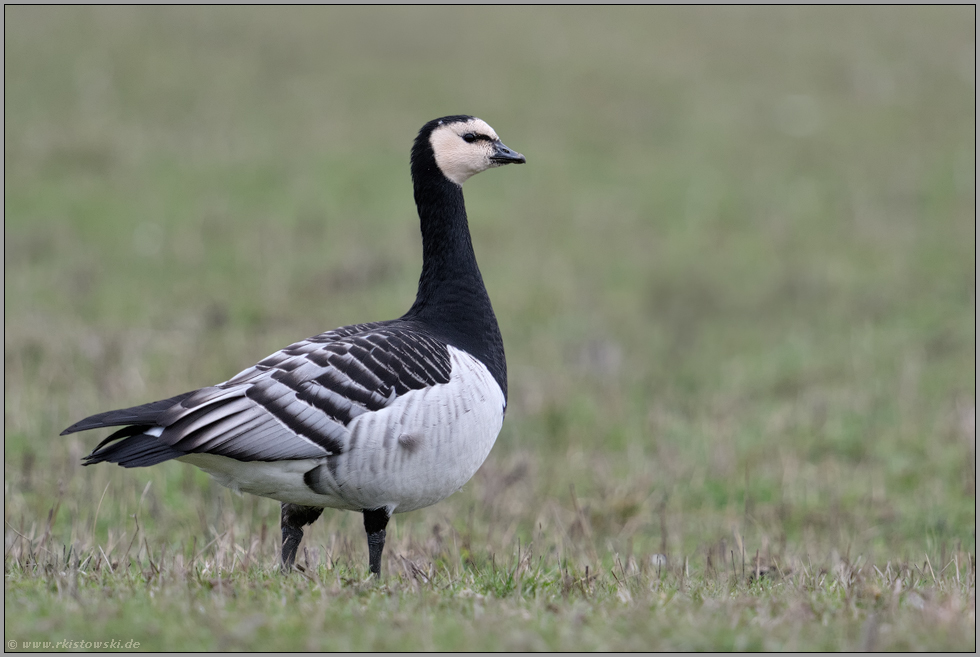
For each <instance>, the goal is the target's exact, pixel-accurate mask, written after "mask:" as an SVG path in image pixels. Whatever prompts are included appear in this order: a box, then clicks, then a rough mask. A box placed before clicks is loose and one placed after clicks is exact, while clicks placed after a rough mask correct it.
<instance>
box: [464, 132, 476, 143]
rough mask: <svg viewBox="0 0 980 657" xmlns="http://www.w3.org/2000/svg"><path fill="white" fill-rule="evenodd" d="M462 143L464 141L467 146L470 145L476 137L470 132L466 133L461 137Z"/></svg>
mask: <svg viewBox="0 0 980 657" xmlns="http://www.w3.org/2000/svg"><path fill="white" fill-rule="evenodd" d="M463 141H465V142H466V143H467V144H472V143H473V142H475V141H476V135H475V134H473V133H472V132H467V133H466V134H465V135H463Z"/></svg>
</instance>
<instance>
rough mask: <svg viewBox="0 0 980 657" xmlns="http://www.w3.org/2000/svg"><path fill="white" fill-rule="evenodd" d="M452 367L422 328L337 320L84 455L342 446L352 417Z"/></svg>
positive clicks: (317, 454)
mask: <svg viewBox="0 0 980 657" xmlns="http://www.w3.org/2000/svg"><path fill="white" fill-rule="evenodd" d="M450 370H451V364H450V358H449V352H448V348H447V347H446V345H445V344H443V343H442V342H440V341H438V340H435V339H433V338H431V337H429V336H427V335H424V334H421V333H418V332H415V331H408V330H404V329H402V330H399V329H397V328H390V327H386V326H384V325H380V324H369V325H358V326H350V327H344V328H342V329H337V330H335V331H329V332H327V333H323V334H320V335H318V336H314V337H313V338H310V339H309V340H303V341H301V342H297V343H295V344H293V345H290V346H289V347H286V348H285V349H282V350H281V351H278V352H276V353H274V354H272V355H271V356H269V357H268V358H266V359H264V360H262V361H261V362H259V363H258V364H257V365H255V366H254V367H250V368H249V369H247V370H245V371H243V372H241V373H240V374H238V375H237V376H235V377H233V378H232V379H230V380H228V381H226V382H225V383H222V384H220V385H217V386H213V387H209V388H202V389H201V390H198V391H196V392H194V393H192V394H191V395H189V396H187V397H185V398H182V399H180V401H179V402H178V403H176V404H174V405H173V406H171V407H170V408H168V409H166V410H164V411H163V412H162V413H158V414H157V415H156V416H155V417H154V421H153V426H152V427H146V426H144V427H140V428H139V429H137V428H136V427H127V428H126V429H123V430H121V431H119V432H117V433H116V434H113V436H110V437H109V438H108V439H107V440H106V441H104V442H103V444H101V445H100V446H99V447H98V448H97V449H96V450H95V451H94V452H93V453H92V454H91V455H90V456H89V457H88V459H89V461H88V462H90V463H94V462H99V461H104V460H108V461H112V462H116V463H120V464H121V465H130V464H131V465H136V466H140V465H151V464H152V463H156V462H159V461H162V460H167V459H168V458H176V457H179V456H181V455H185V454H189V453H204V454H218V455H221V456H227V457H231V458H234V459H237V460H241V461H275V460H282V459H308V458H322V457H327V456H332V455H336V454H341V453H343V452H345V451H347V449H348V447H349V444H350V432H349V431H348V429H347V425H348V424H349V423H350V421H351V420H353V419H354V418H355V417H357V416H358V415H361V414H363V413H369V412H373V411H377V410H380V409H382V408H384V407H385V406H387V405H388V404H390V403H391V402H392V401H394V399H396V398H397V397H398V396H399V395H402V394H405V393H406V392H408V391H410V390H417V389H420V388H424V387H428V386H431V385H435V384H438V383H446V382H448V381H449V375H450ZM147 406H149V405H147ZM134 433H138V435H135V436H134V435H133V434H134ZM122 438H125V439H126V440H120V441H119V442H118V443H113V444H107V443H109V442H110V441H112V440H114V439H122ZM127 443H128V447H127ZM146 450H152V454H150V457H151V458H149V459H148V458H146V456H147V455H146V454H145V453H144V452H145V451H146ZM134 452H135V454H134ZM117 455H122V456H124V457H125V458H123V459H121V460H120V459H117V458H115V456H117ZM124 461H128V462H124Z"/></svg>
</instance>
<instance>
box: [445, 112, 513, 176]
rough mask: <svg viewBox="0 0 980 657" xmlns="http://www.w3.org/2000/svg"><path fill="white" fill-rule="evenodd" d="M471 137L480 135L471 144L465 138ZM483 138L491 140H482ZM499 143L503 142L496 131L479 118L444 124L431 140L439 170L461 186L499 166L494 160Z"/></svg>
mask: <svg viewBox="0 0 980 657" xmlns="http://www.w3.org/2000/svg"><path fill="white" fill-rule="evenodd" d="M467 134H473V135H476V136H477V139H476V140H475V141H473V142H467V141H466V140H465V139H463V136H464V135H467ZM481 136H482V137H489V139H485V138H484V139H480V137H481ZM496 141H499V137H497V133H496V132H494V130H493V128H491V127H490V126H489V125H487V123H486V122H485V121H483V120H481V119H476V118H474V119H471V120H469V121H466V122H463V123H450V124H449V125H441V126H439V127H438V128H436V129H435V130H433V131H432V135H431V136H430V137H429V143H430V144H432V152H433V153H434V154H435V157H436V164H437V165H438V166H439V170H440V171H442V175H444V176H446V177H447V178H449V179H450V180H452V181H453V182H454V183H456V184H457V185H462V184H463V183H464V182H465V181H466V179H467V178H469V177H470V176H472V175H474V174H477V173H480V172H481V171H486V170H487V169H489V168H490V167H493V166H499V164H497V163H495V162H493V161H491V160H490V156H491V155H493V149H494V146H493V143H494V142H496Z"/></svg>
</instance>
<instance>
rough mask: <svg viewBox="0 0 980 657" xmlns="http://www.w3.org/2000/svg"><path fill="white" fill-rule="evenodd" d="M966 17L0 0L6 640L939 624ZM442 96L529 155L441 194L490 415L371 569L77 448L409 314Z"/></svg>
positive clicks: (956, 443)
mask: <svg viewBox="0 0 980 657" xmlns="http://www.w3.org/2000/svg"><path fill="white" fill-rule="evenodd" d="M975 18H976V13H975V8H974V7H937V8H923V7H919V8H915V7H904V8H884V7H882V8H867V7H866V8H854V9H852V8H840V7H838V8H826V9H823V8H801V9H786V8H783V9H776V8H761V7H760V8H753V9H738V8H720V7H713V8H641V7H636V8H622V7H621V8H616V9H598V8H557V9H549V8H530V9H522V8H506V9H497V8H493V9H490V8H484V9H458V8H456V9H449V8H426V9H409V8H391V7H386V8H375V9H355V8H340V9H335V8H312V7H311V8H305V7H304V8H296V7H293V8H288V9H280V8H248V9H241V8H238V9H234V8H227V9H226V8H208V9H193V8H186V7H184V8H149V9H131V8H130V9H127V8H118V7H113V8H101V9H84V8H72V7H48V8H35V7H25V6H21V7H6V8H5V10H4V19H5V21H4V22H5V34H4V37H5V44H4V78H5V88H4V92H5V101H4V133H5V140H4V165H5V169H4V186H5V191H4V274H5V275H4V439H5V441H4V597H5V602H6V605H9V606H5V611H4V638H5V641H6V644H5V645H6V646H7V649H8V650H16V651H28V650H33V649H41V648H42V647H44V646H43V645H42V643H43V642H49V644H50V645H49V647H50V648H53V649H62V648H65V647H67V648H69V649H95V648H96V647H97V646H95V642H110V643H109V646H108V647H109V648H110V649H121V650H126V649H127V648H130V649H131V648H134V647H136V646H135V645H134V644H132V643H128V642H138V644H139V645H138V649H140V650H177V649H186V650H224V649H257V650H303V649H312V650H327V649H330V650H348V649H362V650H399V649H411V650H431V649H437V650H460V649H476V650H480V649H488V650H496V649H503V650H539V649H540V650H548V649H561V650H593V649H597V650H652V649H662V650H695V649H704V650H715V649H737V650H854V649H878V650H937V651H942V650H965V651H973V650H975V649H976V638H975V636H976V612H975V610H976V446H975V445H976V443H975V435H976V430H975V418H976V409H975V400H976V387H975V377H976V367H975V362H976V346H975V344H976V343H975V335H976V334H975V332H976V249H975V239H976V221H975V213H976V205H975V193H976V187H975V176H976V167H975V143H976V131H975V111H976V105H975V94H976V88H975V38H976V34H975V28H974V26H975ZM454 113H470V114H475V115H477V116H480V117H481V118H483V119H485V120H487V121H488V122H489V123H490V124H491V125H493V126H494V128H495V129H496V130H497V132H498V133H499V134H500V135H501V138H502V139H503V140H504V142H505V143H506V144H507V145H508V146H511V147H512V148H514V149H516V150H519V151H521V152H522V153H524V154H525V155H526V156H527V158H528V164H527V165H526V166H523V167H511V168H506V169H503V170H500V171H493V172H489V173H487V174H484V175H482V176H479V177H478V178H475V179H474V180H473V181H471V182H469V183H467V187H466V194H467V204H468V209H469V214H470V223H471V228H472V231H473V238H474V243H475V246H476V250H477V256H478V258H479V260H480V265H481V269H482V271H483V275H484V278H485V280H486V282H487V287H488V289H489V291H490V295H491V297H492V299H493V301H494V306H495V308H496V311H497V315H498V317H499V320H500V325H501V330H502V332H503V335H504V341H505V346H506V349H507V354H508V364H509V371H510V377H509V381H510V405H509V409H508V414H507V419H506V422H505V423H504V428H503V432H502V433H501V435H500V438H499V439H498V442H497V445H496V446H495V448H494V450H493V452H492V453H491V455H490V458H489V459H488V461H487V463H486V464H485V465H484V466H483V468H482V469H481V470H480V472H478V473H477V475H476V476H475V477H474V479H473V480H472V481H471V482H470V483H469V484H468V485H467V486H466V487H465V488H464V489H463V490H462V491H461V492H459V493H457V494H455V495H453V496H452V497H450V498H449V499H447V500H445V501H444V502H442V503H440V504H438V505H436V506H434V507H430V508H428V509H424V510H421V511H417V512H413V513H410V514H407V515H399V516H396V517H395V518H394V519H393V521H392V523H391V524H390V525H389V528H388V547H387V549H386V552H385V560H384V563H383V570H384V573H385V576H384V578H383V579H382V581H381V582H379V583H376V582H373V581H372V580H371V579H370V578H369V577H368V576H367V549H366V544H365V540H364V534H363V528H362V525H361V518H360V516H359V515H355V514H351V513H346V512H331V511H328V512H326V513H325V514H324V517H323V519H322V520H320V521H319V522H318V523H317V524H316V525H314V526H313V527H312V528H311V529H310V530H308V531H307V535H306V539H305V541H304V547H303V548H301V554H300V558H299V560H298V563H300V564H301V565H302V566H303V571H302V572H295V573H293V574H292V575H291V576H289V577H287V578H283V577H281V576H280V575H279V574H278V571H277V566H276V564H277V558H278V557H277V548H278V540H279V539H278V504H277V503H276V502H274V501H272V500H266V499H259V498H254V497H242V496H237V495H235V494H233V493H231V492H230V491H228V490H226V489H223V488H221V487H220V486H218V485H217V484H214V483H212V482H211V481H210V480H209V478H208V477H207V476H206V475H204V474H203V473H201V472H199V471H197V470H195V469H193V468H191V467H189V466H185V465H182V464H179V463H166V464H163V465H160V466H157V467H154V468H150V469H137V470H123V469H121V468H117V467H110V466H98V467H92V468H82V467H81V466H80V459H81V457H82V456H84V455H85V454H87V453H88V452H89V451H90V450H91V449H92V447H93V446H94V445H95V444H96V443H97V442H98V440H100V439H101V437H102V435H95V434H94V433H93V434H83V435H80V436H79V435H73V436H70V437H66V438H61V437H59V436H58V434H59V432H60V431H61V430H62V429H63V428H65V427H66V426H68V425H69V424H71V423H72V422H74V421H76V420H78V419H81V418H82V417H84V416H86V415H89V414H91V413H94V412H97V411H101V410H108V409H112V408H119V407H123V406H127V405H132V404H138V403H142V402H147V401H151V400H154V399H159V398H163V397H168V396H172V395H174V394H177V393H179V392H183V391H187V390H191V389H195V388H198V387H201V386H203V385H208V384H212V383H216V382H219V381H222V380H225V379H227V378H229V377H230V376H232V375H234V374H235V373H237V372H238V371H239V370H241V369H243V368H245V367H247V366H249V365H251V364H253V363H254V362H255V361H256V360H258V359H260V358H262V357H263V356H265V355H267V354H268V353H271V352H272V351H274V350H276V349H278V348H280V347H282V346H284V345H286V344H289V343H290V342H292V341H294V340H297V339H300V338H303V337H306V336H309V335H313V334H315V333H318V332H320V331H323V330H326V329H329V328H333V327H336V326H340V325H344V324H350V323H355V322H363V321H370V320H376V319H384V318H389V317H395V316H398V315H400V314H401V313H402V312H404V311H405V310H406V309H407V308H408V306H409V305H410V303H411V301H412V300H413V298H414V293H415V285H416V282H417V277H418V271H419V268H420V259H421V245H420V241H419V237H418V220H417V216H416V215H415V209H414V205H413V203H412V191H411V184H410V179H409V175H408V149H409V147H410V144H411V140H412V139H413V138H414V135H415V132H416V131H417V130H418V128H419V127H420V126H421V125H422V124H423V123H424V122H425V121H427V120H428V119H431V118H435V117H437V116H441V115H444V114H454ZM66 641H67V642H70V643H68V644H65V643H61V644H58V642H66ZM34 642H36V644H37V645H35V643H34ZM86 642H90V643H86ZM114 642H118V645H117V643H114ZM102 647H105V646H102Z"/></svg>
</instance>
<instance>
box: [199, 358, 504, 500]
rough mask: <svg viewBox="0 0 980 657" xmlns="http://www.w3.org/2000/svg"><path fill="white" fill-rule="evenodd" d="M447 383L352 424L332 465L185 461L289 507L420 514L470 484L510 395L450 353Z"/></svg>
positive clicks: (474, 363)
mask: <svg viewBox="0 0 980 657" xmlns="http://www.w3.org/2000/svg"><path fill="white" fill-rule="evenodd" d="M449 352H450V358H451V361H452V373H451V375H450V379H449V381H448V382H447V383H444V384H437V385H434V386H430V387H428V388H423V389H421V390H412V391H410V392H408V393H406V394H404V395H402V396H400V397H399V398H397V399H396V400H394V402H392V404H391V405H389V406H387V407H385V408H383V409H381V410H379V411H375V412H369V413H363V414H361V415H359V416H357V417H355V418H354V419H353V420H351V422H350V423H349V424H348V426H347V428H348V430H349V431H350V435H351V438H350V442H349V443H348V445H349V448H348V449H347V450H345V452H344V453H343V454H340V455H336V456H331V457H328V458H325V459H305V460H295V461H237V460H235V459H231V458H227V457H223V456H217V455H213V454H189V455H187V456H184V457H181V458H180V460H181V461H185V462H187V463H191V464H193V465H196V466H198V467H200V468H201V469H202V470H205V471H206V472H208V473H210V474H211V475H212V476H214V477H215V479H216V480H217V481H218V482H219V483H221V484H222V485H225V486H228V487H229V488H232V489H235V490H241V491H244V492H247V493H253V494H255V495H261V496H263V497H271V498H273V499H277V500H280V501H283V502H291V503H293V504H303V505H307V506H320V507H332V508H340V509H350V510H356V511H359V510H363V509H377V508H381V507H387V508H388V511H389V513H394V512H405V511H412V510H414V509H420V508H422V507H425V506H429V505H431V504H435V503H436V502H438V501H440V500H442V499H444V498H446V497H448V496H449V495H451V494H452V493H454V492H456V491H457V490H459V489H460V488H461V487H462V486H463V484H465V483H466V482H467V481H469V480H470V478H471V477H472V476H473V475H474V474H475V473H476V471H477V470H478V469H479V467H480V466H481V465H482V464H483V461H484V460H486V458H487V455H488V454H489V453H490V449H491V448H492V447H493V444H494V442H495V441H496V439H497V434H498V433H500V427H501V425H502V423H503V417H504V405H505V401H504V396H503V392H502V391H501V389H500V386H498V385H497V382H496V381H495V380H494V379H493V376H491V374H490V372H489V371H488V370H487V368H486V366H484V365H483V363H481V362H480V361H479V360H477V359H476V358H474V357H472V356H470V355H469V354H467V353H465V352H463V351H460V350H458V349H455V348H453V347H449Z"/></svg>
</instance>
